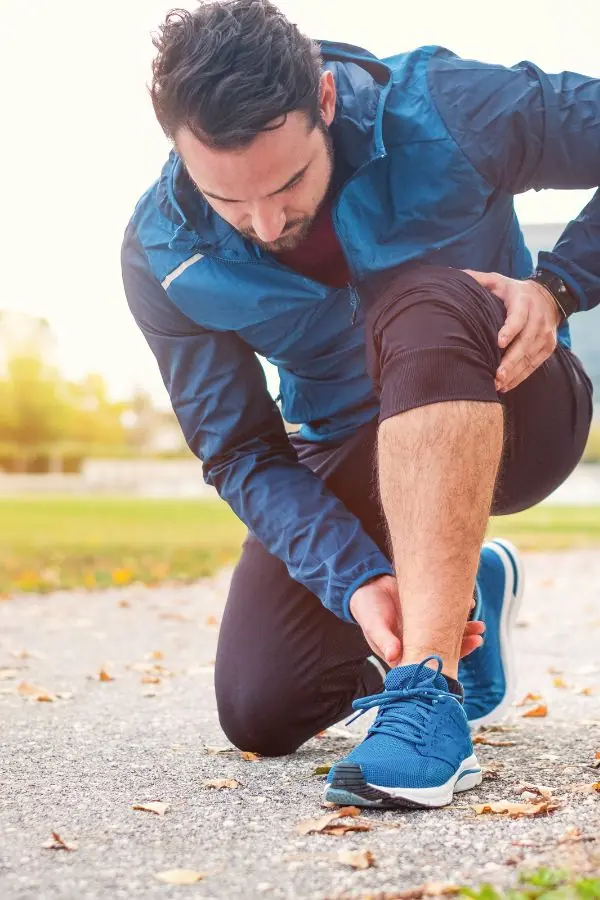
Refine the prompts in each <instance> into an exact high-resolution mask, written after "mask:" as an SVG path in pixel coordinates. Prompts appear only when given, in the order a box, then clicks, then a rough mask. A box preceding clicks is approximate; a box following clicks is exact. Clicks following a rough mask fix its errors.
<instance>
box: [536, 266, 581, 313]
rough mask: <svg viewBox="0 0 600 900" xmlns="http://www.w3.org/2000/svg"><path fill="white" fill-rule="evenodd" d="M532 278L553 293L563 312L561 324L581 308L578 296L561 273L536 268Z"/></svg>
mask: <svg viewBox="0 0 600 900" xmlns="http://www.w3.org/2000/svg"><path fill="white" fill-rule="evenodd" d="M531 280H532V281H535V282H537V284H541V285H542V287H545V288H546V290H547V291H549V292H550V293H551V294H552V296H553V298H554V302H555V303H556V305H557V306H558V308H559V310H560V312H561V320H560V324H561V325H562V323H563V322H565V321H566V320H567V319H568V318H569V316H570V315H572V314H573V313H574V312H577V310H578V309H579V304H578V302H577V300H576V298H575V297H574V296H573V294H572V293H571V291H570V290H569V288H568V287H567V285H566V284H565V283H564V281H563V280H562V278H561V277H560V275H555V273H554V272H550V271H549V270H548V269H539V268H538V269H536V270H535V275H533V276H532V279H531Z"/></svg>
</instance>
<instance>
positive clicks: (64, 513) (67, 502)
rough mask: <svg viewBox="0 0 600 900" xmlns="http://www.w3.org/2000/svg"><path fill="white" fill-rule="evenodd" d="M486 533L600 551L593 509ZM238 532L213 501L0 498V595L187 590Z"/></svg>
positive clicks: (233, 552) (533, 545)
mask: <svg viewBox="0 0 600 900" xmlns="http://www.w3.org/2000/svg"><path fill="white" fill-rule="evenodd" d="M490 533H491V534H494V535H503V536H504V537H508V538H510V539H512V540H514V541H515V542H516V543H517V544H518V545H519V546H520V547H522V548H523V549H526V550H555V549H566V548H570V547H588V546H600V509H598V508H579V507H574V508H570V507H569V508H559V507H545V506H544V507H537V508H535V509H532V510H528V511H527V512H525V513H520V514H519V515H517V516H505V517H502V518H499V519H493V520H492V522H491V526H490ZM244 534H245V528H244V526H243V525H242V524H241V522H240V521H239V520H238V519H237V518H236V517H235V516H234V515H233V513H232V512H231V511H230V510H229V509H228V508H227V506H225V504H224V503H221V502H220V501H198V500H146V499H136V498H133V499H132V498H89V497H75V498H73V497H44V498H42V497H26V498H21V497H20V498H18V499H15V500H12V499H11V500H0V593H3V594H9V593H11V592H14V591H51V590H55V589H57V588H69V587H82V586H83V587H88V588H95V587H107V586H109V585H111V584H128V583H130V582H134V581H140V582H143V583H145V584H159V583H163V582H165V581H169V580H173V581H178V582H189V581H193V580H195V579H197V578H200V577H203V576H206V575H210V574H212V573H213V572H215V571H216V570H217V569H218V568H219V567H221V566H223V565H226V564H228V563H232V562H233V561H234V560H235V559H236V558H237V555H238V553H239V549H240V546H241V543H242V540H243V538H244Z"/></svg>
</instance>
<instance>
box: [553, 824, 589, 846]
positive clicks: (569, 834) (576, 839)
mask: <svg viewBox="0 0 600 900" xmlns="http://www.w3.org/2000/svg"><path fill="white" fill-rule="evenodd" d="M595 840H596V837H595V836H594V835H593V834H584V833H583V831H582V830H581V828H578V827H577V826H576V825H571V826H570V827H569V828H567V830H566V832H565V833H564V834H563V835H562V837H559V839H558V843H559V844H580V843H583V842H587V841H595Z"/></svg>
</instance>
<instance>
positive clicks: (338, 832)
mask: <svg viewBox="0 0 600 900" xmlns="http://www.w3.org/2000/svg"><path fill="white" fill-rule="evenodd" d="M370 830H371V826H370V825H367V824H366V823H361V822H352V824H350V825H329V826H328V827H327V828H326V829H325V831H324V832H323V834H330V835H332V836H333V837H343V836H344V835H345V834H348V833H349V832H351V831H370Z"/></svg>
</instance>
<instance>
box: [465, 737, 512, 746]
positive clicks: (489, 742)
mask: <svg viewBox="0 0 600 900" xmlns="http://www.w3.org/2000/svg"><path fill="white" fill-rule="evenodd" d="M473 743H474V744H484V745H485V746H486V747H516V746H517V741H497V740H495V739H494V738H490V737H488V736H487V734H476V735H475V737H474V738H473Z"/></svg>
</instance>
